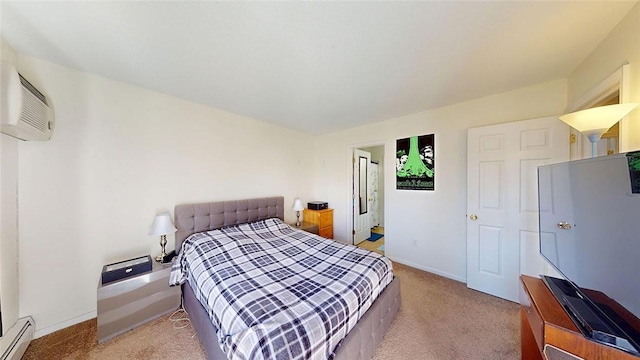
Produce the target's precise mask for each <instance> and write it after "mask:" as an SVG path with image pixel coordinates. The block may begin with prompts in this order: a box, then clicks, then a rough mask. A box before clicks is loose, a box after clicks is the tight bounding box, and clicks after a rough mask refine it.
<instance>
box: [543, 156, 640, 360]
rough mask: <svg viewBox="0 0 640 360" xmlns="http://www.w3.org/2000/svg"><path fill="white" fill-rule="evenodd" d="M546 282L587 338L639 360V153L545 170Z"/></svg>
mask: <svg viewBox="0 0 640 360" xmlns="http://www.w3.org/2000/svg"><path fill="white" fill-rule="evenodd" d="M538 201H539V234H540V237H539V239H540V253H541V254H542V256H543V257H544V258H545V259H546V260H547V261H548V262H549V263H550V264H551V265H552V266H553V267H554V268H555V269H556V270H558V272H559V273H560V274H561V276H562V277H560V278H556V277H550V276H542V279H543V281H544V282H545V284H546V285H547V286H548V287H549V289H550V290H551V292H552V293H553V294H554V295H555V297H556V298H557V300H558V302H559V303H560V304H561V305H562V306H563V307H564V308H565V310H566V311H567V313H568V314H569V316H570V317H571V319H572V320H573V322H574V323H575V324H576V326H577V327H578V328H579V329H580V331H581V332H582V333H583V334H584V335H585V336H586V337H588V338H590V339H591V340H593V341H596V342H600V343H603V344H606V345H609V346H613V347H616V348H618V349H620V350H623V351H626V352H628V353H630V354H634V355H636V356H640V320H639V319H638V318H640V151H638V152H631V153H624V154H615V155H610V156H602V157H596V158H591V159H584V160H578V161H570V162H566V163H560V164H551V165H544V166H540V167H538Z"/></svg>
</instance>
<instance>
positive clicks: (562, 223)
mask: <svg viewBox="0 0 640 360" xmlns="http://www.w3.org/2000/svg"><path fill="white" fill-rule="evenodd" d="M558 228H560V229H562V230H571V224H569V223H568V222H566V221H560V222H559V223H558Z"/></svg>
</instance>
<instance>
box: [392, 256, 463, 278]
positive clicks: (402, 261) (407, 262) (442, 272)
mask: <svg viewBox="0 0 640 360" xmlns="http://www.w3.org/2000/svg"><path fill="white" fill-rule="evenodd" d="M385 256H386V257H388V258H389V259H391V260H392V261H395V262H398V263H400V264H403V265H407V266H411V267H412V268H416V269H420V270H424V271H426V272H430V273H432V274H436V275H440V276H444V277H446V278H449V279H451V280H455V281H459V282H461V283H465V284H466V283H467V278H466V277H461V276H457V275H454V274H451V273H448V272H444V271H440V270H437V269H433V268H429V267H425V266H421V265H418V264H416V263H413V262H411V261H407V260H404V259H398V258H396V257H391V256H388V255H385Z"/></svg>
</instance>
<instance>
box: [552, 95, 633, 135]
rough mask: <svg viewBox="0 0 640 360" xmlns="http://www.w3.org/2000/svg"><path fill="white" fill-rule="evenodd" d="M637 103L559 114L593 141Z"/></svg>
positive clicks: (561, 118)
mask: <svg viewBox="0 0 640 360" xmlns="http://www.w3.org/2000/svg"><path fill="white" fill-rule="evenodd" d="M638 105H640V104H637V103H626V104H616V105H607V106H599V107H595V108H591V109H586V110H581V111H576V112H573V113H570V114H566V115H563V116H560V120H562V121H564V122H565V123H567V124H568V125H569V126H571V127H572V128H574V129H576V130H578V131H580V133H582V134H583V135H585V136H586V137H588V138H589V141H591V142H595V141H598V140H599V139H600V137H601V136H602V134H604V133H606V132H607V130H609V128H610V127H612V126H613V125H614V124H615V123H617V122H618V121H620V120H621V119H622V118H623V117H625V116H627V114H629V113H630V112H631V111H633V109H635V108H636V107H637V106H638Z"/></svg>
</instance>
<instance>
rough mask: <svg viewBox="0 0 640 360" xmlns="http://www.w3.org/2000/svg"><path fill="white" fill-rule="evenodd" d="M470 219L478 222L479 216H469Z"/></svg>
mask: <svg viewBox="0 0 640 360" xmlns="http://www.w3.org/2000/svg"><path fill="white" fill-rule="evenodd" d="M469 219H471V220H473V221H476V220H478V215H476V214H471V216H469Z"/></svg>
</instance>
